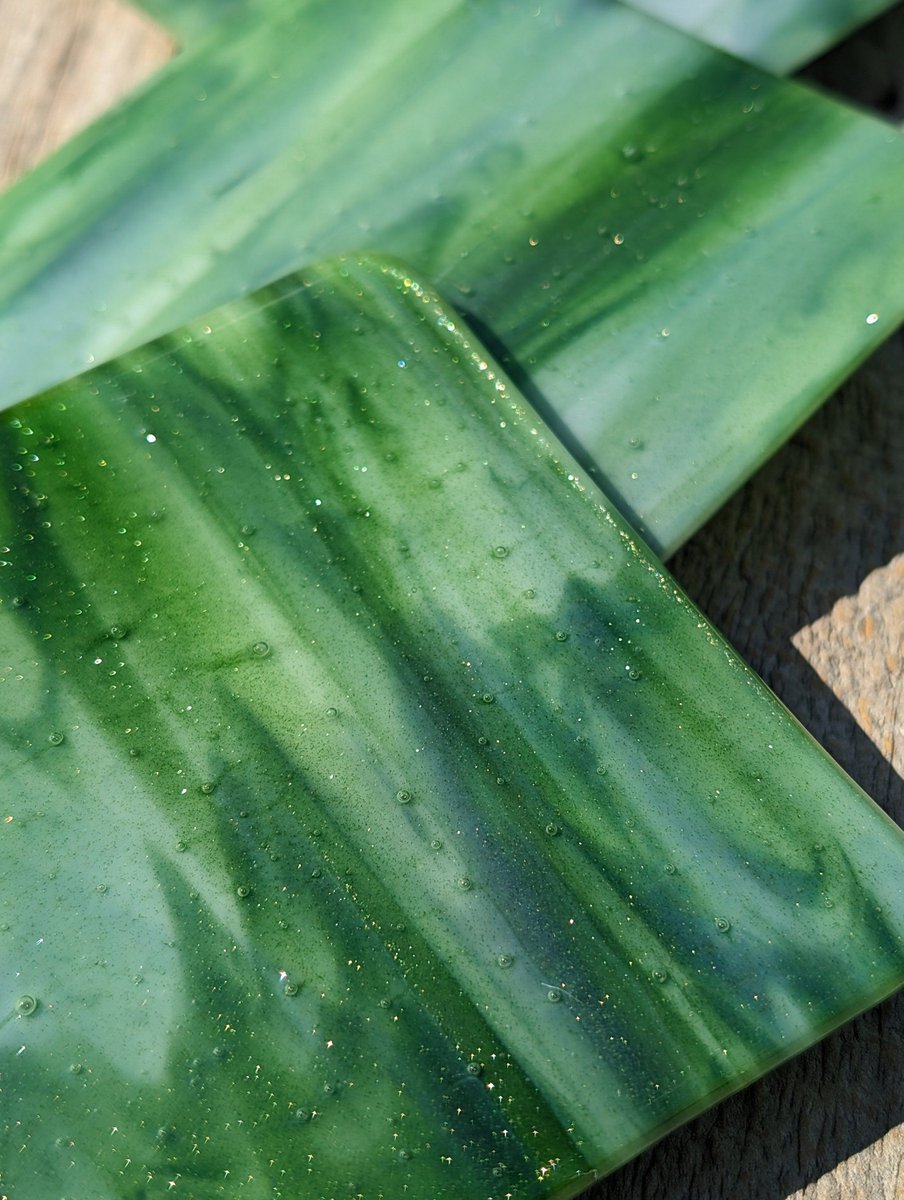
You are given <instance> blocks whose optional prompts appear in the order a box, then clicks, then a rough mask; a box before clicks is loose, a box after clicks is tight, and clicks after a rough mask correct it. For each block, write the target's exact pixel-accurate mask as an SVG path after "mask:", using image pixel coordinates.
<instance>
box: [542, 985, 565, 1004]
mask: <svg viewBox="0 0 904 1200" xmlns="http://www.w3.org/2000/svg"><path fill="white" fill-rule="evenodd" d="M546 999H547V1000H548V1001H549V1003H550V1004H558V1003H559V1002H560V1001H561V999H562V993H561V992H560V991H559V989H558V988H550V989H549V991H548V992H547V993H546Z"/></svg>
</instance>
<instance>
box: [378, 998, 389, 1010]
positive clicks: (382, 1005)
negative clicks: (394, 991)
mask: <svg viewBox="0 0 904 1200" xmlns="http://www.w3.org/2000/svg"><path fill="white" fill-rule="evenodd" d="M378 1003H379V1006H380V1008H392V1001H391V1000H390V999H389V997H388V996H384V997H383V999H382V1000H380V1001H378Z"/></svg>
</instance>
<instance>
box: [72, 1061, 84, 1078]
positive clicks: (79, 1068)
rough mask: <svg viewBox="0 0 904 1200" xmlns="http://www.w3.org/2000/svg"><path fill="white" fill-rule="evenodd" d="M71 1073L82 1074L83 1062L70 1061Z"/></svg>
mask: <svg viewBox="0 0 904 1200" xmlns="http://www.w3.org/2000/svg"><path fill="white" fill-rule="evenodd" d="M69 1073H70V1074H71V1075H81V1073H82V1064H81V1063H80V1062H74V1063H70V1064H69Z"/></svg>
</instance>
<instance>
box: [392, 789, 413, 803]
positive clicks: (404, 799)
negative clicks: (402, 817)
mask: <svg viewBox="0 0 904 1200" xmlns="http://www.w3.org/2000/svg"><path fill="white" fill-rule="evenodd" d="M395 798H396V800H398V802H399V804H410V803H411V792H406V791H405V790H404V789H403V788H400V789H399V791H397V792H396V794H395Z"/></svg>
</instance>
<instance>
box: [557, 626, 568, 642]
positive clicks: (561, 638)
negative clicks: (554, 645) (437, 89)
mask: <svg viewBox="0 0 904 1200" xmlns="http://www.w3.org/2000/svg"><path fill="white" fill-rule="evenodd" d="M556 641H557V642H567V641H568V634H567V632H566V631H565V630H564V629H557V630H556Z"/></svg>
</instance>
